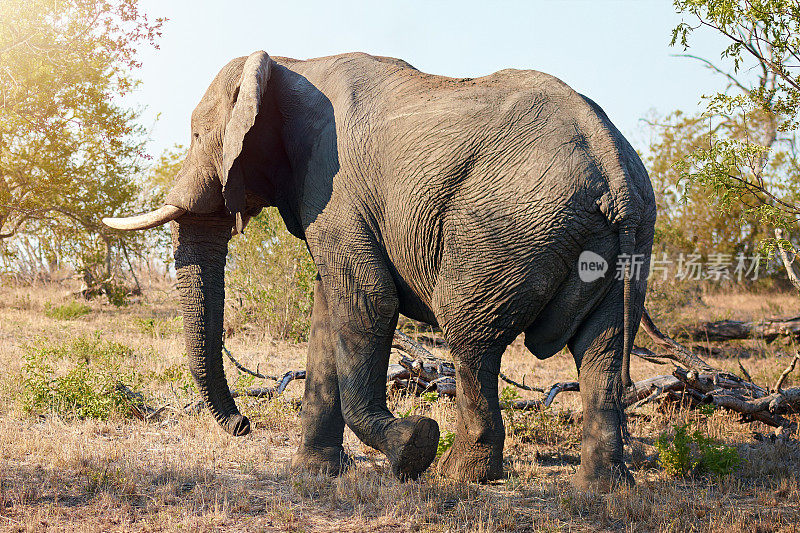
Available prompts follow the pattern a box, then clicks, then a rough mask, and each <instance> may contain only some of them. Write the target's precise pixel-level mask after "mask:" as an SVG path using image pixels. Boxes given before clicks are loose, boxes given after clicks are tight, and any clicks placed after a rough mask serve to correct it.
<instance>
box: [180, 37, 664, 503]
mask: <svg viewBox="0 0 800 533" xmlns="http://www.w3.org/2000/svg"><path fill="white" fill-rule="evenodd" d="M246 59H247V58H244V57H242V58H238V59H235V60H233V61H231V62H230V63H229V64H227V65H226V66H225V67H223V69H222V70H221V71H220V73H219V74H218V75H217V77H216V78H215V79H214V81H213V82H212V83H211V86H210V87H209V89H208V91H207V92H206V94H205V96H204V97H203V99H202V100H201V102H200V104H199V105H198V106H197V109H196V110H195V112H194V114H193V116H192V136H193V137H192V144H191V146H190V149H189V154H188V156H187V158H186V161H185V162H184V164H183V168H182V170H181V171H180V174H179V176H178V177H177V182H176V185H175V188H174V190H173V191H172V192H171V193H170V195H169V196H168V199H167V203H168V204H171V205H175V206H178V207H181V208H184V209H186V210H188V211H189V213H187V214H184V215H183V216H181V217H180V218H178V219H177V221H175V222H173V236H174V248H175V260H176V265H177V269H178V278H179V288H180V294H181V299H182V305H183V309H184V317H185V320H184V324H185V329H186V343H187V351H188V353H189V357H190V362H191V371H192V374H193V376H194V377H195V379H196V380H197V383H198V386H199V388H200V390H201V391H202V394H203V396H204V398H205V399H206V401H207V402H208V405H209V406H210V408H211V412H212V413H213V415H214V417H215V418H216V419H217V421H218V422H219V423H220V424H221V425H222V427H223V428H225V429H226V430H227V431H228V432H230V433H232V434H234V435H242V434H246V433H247V432H248V431H249V429H250V427H249V421H248V420H247V418H246V417H243V416H242V415H241V414H240V413H239V411H238V410H237V409H236V406H235V404H234V401H233V399H232V398H231V396H230V393H229V390H228V386H227V383H226V381H225V377H224V374H223V369H222V359H221V354H220V347H221V337H222V321H223V316H222V315H223V303H224V287H223V269H224V266H225V257H226V253H227V243H228V239H229V238H230V236H231V229H232V227H235V226H236V225H237V221H238V226H239V227H241V226H242V225H244V223H245V222H246V220H247V219H248V218H249V216H252V215H253V214H255V213H257V212H258V210H259V209H260V208H261V207H263V206H268V205H271V206H277V207H278V209H279V210H280V213H281V215H282V217H283V219H284V221H285V222H286V226H287V227H288V228H289V231H291V232H292V233H293V234H294V235H295V236H297V237H298V238H301V239H304V240H305V241H306V243H307V244H308V249H309V251H310V252H311V256H312V257H313V259H314V262H315V263H316V265H317V267H318V269H319V278H318V279H317V283H316V287H315V302H314V311H313V318H312V328H311V338H310V342H309V355H308V367H307V370H308V374H307V379H306V383H305V385H306V389H305V397H304V400H303V412H302V431H303V435H302V442H301V444H300V447H299V449H298V450H297V452H296V454H295V456H294V459H293V464H295V465H297V466H302V467H305V468H312V469H327V470H328V471H331V472H339V471H340V470H341V468H342V467H344V466H345V464H346V463H347V461H348V458H347V457H346V456H345V454H344V450H343V448H342V432H343V429H344V426H345V424H347V425H348V426H349V427H350V428H351V429H352V430H353V432H354V433H355V434H356V435H357V436H358V437H359V438H360V439H361V440H362V441H363V442H364V443H366V444H368V445H369V446H372V447H375V448H377V449H378V450H380V451H382V452H383V453H384V454H386V456H387V457H388V459H389V461H390V463H391V465H392V468H393V471H394V472H395V473H396V474H397V475H398V476H399V477H401V478H414V477H416V476H418V475H419V474H420V473H421V472H423V471H424V470H425V469H426V468H427V467H428V466H429V465H430V463H431V462H432V460H433V459H434V456H435V453H436V446H437V442H438V436H439V429H438V426H437V424H436V422H435V421H433V420H431V419H429V418H426V417H418V416H415V417H408V418H403V419H399V418H395V417H394V416H393V415H392V413H391V412H390V411H389V410H388V409H387V407H386V389H385V377H386V370H387V365H388V358H389V349H390V345H391V339H392V335H393V331H394V329H395V325H396V323H397V319H398V314H399V313H402V314H403V315H405V316H407V317H410V318H414V319H417V320H421V321H423V322H426V323H428V324H432V325H439V326H441V328H442V330H443V331H444V335H445V337H446V339H447V342H448V343H449V344H450V346H451V347H452V355H453V358H454V360H455V363H456V366H457V405H458V422H457V433H456V437H455V442H454V444H453V446H452V448H450V450H449V451H448V452H447V453H446V454H445V455H444V457H443V458H442V460H441V462H440V466H439V469H440V472H441V473H443V474H444V475H446V476H448V477H451V478H455V479H460V480H479V481H483V480H492V479H497V478H500V477H501V476H502V473H503V456H502V452H503V440H504V438H505V430H504V427H503V420H502V417H501V415H500V408H499V403H498V381H497V378H498V372H499V370H500V358H501V355H502V354H503V352H504V350H505V349H506V347H507V346H508V344H509V343H510V342H511V341H512V340H514V338H516V337H517V336H518V335H519V334H520V333H523V332H524V333H525V345H526V346H527V347H528V349H530V351H531V352H532V353H533V354H534V355H536V356H537V357H539V358H546V357H550V356H552V355H553V354H555V353H556V352H558V351H559V350H561V349H562V348H563V347H564V346H567V347H569V350H570V352H571V353H572V354H573V356H574V358H575V363H576V365H577V368H578V371H579V375H580V387H581V398H582V401H583V406H584V430H583V443H582V450H581V467H580V470H579V472H578V476H577V484H578V485H579V486H582V487H590V488H591V487H600V488H602V487H607V486H609V483H612V482H613V481H614V480H619V479H622V480H624V481H632V477H631V475H630V473H629V472H628V470H627V468H626V467H625V465H624V463H623V459H622V450H623V445H622V430H623V427H624V415H623V412H622V410H621V408H620V395H621V391H622V389H623V379H627V376H626V374H625V372H624V369H623V367H624V365H623V362H624V360H625V358H626V356H627V354H626V353H625V352H626V351H628V350H629V349H630V342H631V339H632V338H633V335H634V334H635V331H636V327H637V326H638V323H639V319H640V316H641V312H642V307H643V306H642V304H643V299H644V294H645V284H646V280H645V276H640V277H638V278H637V277H635V276H634V277H633V279H631V278H630V276H623V278H624V279H627V280H630V281H629V282H627V288H626V283H625V282H623V281H622V280H620V279H615V275H614V274H615V265H616V264H617V259H618V255H619V254H621V253H624V254H629V253H635V254H641V255H642V256H643V258H644V263H643V264H642V265H641V269H642V272H644V273H646V272H647V271H648V268H649V257H650V250H651V245H652V241H653V225H654V222H655V202H654V197H653V191H652V188H651V184H650V180H649V178H648V176H647V173H646V171H645V169H644V167H643V166H642V163H641V161H640V160H639V158H638V156H637V155H636V153H635V151H634V150H633V148H631V146H630V145H629V144H628V142H627V141H626V140H625V139H624V138H623V136H622V135H621V134H620V133H619V131H618V130H617V129H616V128H615V127H614V126H613V125H612V124H611V122H610V121H609V119H608V117H607V116H606V115H605V113H604V112H603V110H602V109H600V107H598V106H597V104H595V103H594V102H592V101H591V100H589V99H588V98H586V97H584V96H582V95H580V94H578V93H576V92H575V91H573V90H572V89H570V88H569V87H568V86H567V85H565V84H564V83H563V82H561V81H560V80H558V79H556V78H554V77H552V76H549V75H547V74H543V73H540V72H536V71H520V70H504V71H501V72H497V73H495V74H492V75H490V76H485V77H483V78H476V79H453V78H446V77H441V76H433V75H429V74H424V73H422V72H419V71H417V70H416V69H414V68H413V67H411V66H410V65H408V64H407V63H405V62H403V61H400V60H397V59H390V58H384V57H374V56H370V55H367V54H361V53H356V54H345V55H340V56H333V57H325V58H319V59H311V60H308V61H297V60H293V59H287V58H277V57H276V58H271V59H270V58H269V56H267V55H266V54H264V53H263V52H262V53H256V54H253V55H252V56H251V60H252V61H253V62H255V63H257V70H256V71H252V68H251V69H250V70H251V71H252V72H245V73H244V74H243V65H244V63H245V60H246ZM245 70H246V69H245ZM254 76H255V77H256V78H258V79H257V80H256V82H257V83H256V84H255V85H256V90H255V92H253V89H252V87H251V88H250V89H248V90H245V84H246V83H247V80H248V79H250V78H253V77H254ZM240 83H241V84H242V89H241V94H240V91H239V85H240ZM250 84H251V85H252V84H253V82H252V80H251V81H250ZM243 98H250V99H251V100H253V101H252V102H250V103H249V104H248V102H242V103H241V105H240V106H239V107H241V108H248V109H250V110H251V111H250V112H251V114H253V116H252V117H250V119H248V118H247V117H246V116H245V115H246V113H245V114H244V115H243V114H242V111H241V109H238V108H237V106H236V104H237V101H238V100H242V99H243ZM248 106H249V107H248ZM237 109H238V110H237ZM256 112H257V115H255V114H254V113H256ZM243 116H244V118H242V117H243ZM253 122H254V124H252V126H251V123H253ZM237 138H238V141H237ZM242 139H243V145H242V144H241V143H242ZM223 184H224V192H223ZM584 250H591V251H594V252H595V253H597V254H599V255H601V256H602V257H604V258H605V259H606V261H608V263H609V265H610V267H609V272H608V273H607V274H606V275H605V276H604V277H602V278H600V279H598V280H596V281H594V282H591V283H584V282H582V281H581V280H580V279H579V277H578V269H577V263H578V256H579V254H580V253H581V252H582V251H584ZM626 296H627V304H628V305H627V306H626ZM625 324H627V325H628V330H627V333H628V334H627V335H625V332H624V330H625Z"/></svg>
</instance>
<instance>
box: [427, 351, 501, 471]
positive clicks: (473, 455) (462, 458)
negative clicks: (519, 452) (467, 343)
mask: <svg viewBox="0 0 800 533" xmlns="http://www.w3.org/2000/svg"><path fill="white" fill-rule="evenodd" d="M505 347H506V345H505V343H503V344H495V345H493V346H491V347H487V348H485V349H482V350H474V351H473V350H469V349H457V348H455V347H454V348H453V358H454V359H455V361H456V374H457V375H456V405H457V408H458V419H457V423H456V428H457V429H456V437H455V439H454V441H453V446H452V447H451V448H450V449H449V450H447V452H446V453H445V454H444V455H443V456H442V459H441V461H440V462H439V473H440V474H442V475H444V476H446V477H449V478H451V479H456V480H459V481H492V480H495V479H500V478H501V477H503V444H504V441H505V436H506V434H505V427H504V426H503V417H502V415H501V413H500V403H499V399H498V396H497V376H498V373H499V372H500V356H501V355H502V353H503V352H504V351H505Z"/></svg>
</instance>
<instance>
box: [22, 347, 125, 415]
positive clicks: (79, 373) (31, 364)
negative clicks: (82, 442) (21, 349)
mask: <svg viewBox="0 0 800 533" xmlns="http://www.w3.org/2000/svg"><path fill="white" fill-rule="evenodd" d="M132 355H133V351H132V350H131V349H130V348H128V347H127V346H125V345H122V344H119V343H115V342H107V341H103V340H101V339H100V337H99V336H94V337H81V338H78V339H74V340H73V341H71V342H69V343H62V344H49V343H45V342H39V343H37V344H34V345H29V346H26V347H25V356H24V358H25V362H24V363H23V365H22V376H21V378H22V379H21V381H22V395H21V400H22V406H23V408H24V409H25V410H26V411H28V412H31V413H42V412H53V413H57V414H59V415H60V416H64V417H66V418H81V419H82V418H97V419H106V418H108V417H109V416H110V415H112V414H113V413H118V414H127V413H129V412H130V409H129V407H130V403H129V399H128V397H127V396H126V395H125V394H124V393H123V392H122V391H121V390H120V389H119V388H118V383H120V382H121V381H124V382H126V383H128V384H136V383H137V381H138V378H137V376H136V375H135V374H134V373H133V372H132V371H129V372H125V371H124V370H123V368H122V363H123V361H124V360H125V359H129V358H131V357H132Z"/></svg>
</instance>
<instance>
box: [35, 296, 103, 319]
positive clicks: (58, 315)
mask: <svg viewBox="0 0 800 533" xmlns="http://www.w3.org/2000/svg"><path fill="white" fill-rule="evenodd" d="M91 311H92V308H91V307H89V306H88V305H86V304H85V303H81V302H79V301H77V300H73V301H71V302H69V303H65V304H63V305H57V306H53V304H51V303H50V302H47V303H45V304H44V314H45V316H47V317H49V318H55V319H57V320H74V319H76V318H79V317H82V316H84V315H88V314H89V313H90V312H91Z"/></svg>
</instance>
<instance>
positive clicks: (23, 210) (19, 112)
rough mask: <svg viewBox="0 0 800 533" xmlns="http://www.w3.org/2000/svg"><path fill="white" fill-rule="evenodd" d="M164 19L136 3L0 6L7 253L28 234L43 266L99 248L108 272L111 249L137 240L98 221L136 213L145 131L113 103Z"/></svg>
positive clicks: (0, 187) (105, 0)
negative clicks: (45, 262)
mask: <svg viewBox="0 0 800 533" xmlns="http://www.w3.org/2000/svg"><path fill="white" fill-rule="evenodd" d="M163 22H164V20H163V19H156V20H155V21H154V22H150V21H149V20H148V19H147V17H146V16H145V15H144V14H143V13H141V12H140V11H139V9H138V6H137V0H24V1H23V0H3V2H2V3H0V247H2V249H3V250H2V251H3V253H4V254H5V255H6V256H8V255H9V254H11V255H13V254H14V252H15V250H17V249H16V248H15V246H14V243H13V240H12V238H13V237H15V236H26V237H27V239H28V241H29V242H30V241H31V239H32V240H33V242H34V243H35V245H36V246H38V247H40V252H41V253H42V254H43V255H45V256H48V260H49V261H51V262H52V261H55V262H57V261H59V260H61V259H63V258H69V259H72V260H75V261H77V262H81V261H84V260H89V257H88V256H89V255H92V254H95V255H96V254H97V253H98V250H100V249H102V250H103V253H102V255H104V256H105V258H104V261H105V263H106V275H108V274H110V269H111V265H110V261H111V256H112V250H114V249H117V250H118V251H119V250H122V251H123V252H127V248H126V245H127V247H131V246H134V245H135V243H136V241H131V240H128V239H129V238H128V237H127V236H124V237H123V236H122V235H119V234H114V233H111V232H108V231H106V230H104V229H103V226H102V225H101V224H100V217H101V216H104V215H108V214H112V213H115V212H120V211H128V210H129V209H132V208H134V207H143V206H135V204H136V202H137V199H138V198H139V191H140V187H141V183H140V182H138V181H137V179H138V176H139V175H140V174H141V172H142V170H143V168H144V166H145V163H146V156H145V154H144V151H143V145H144V133H145V132H144V129H143V128H142V127H141V125H139V123H138V122H137V118H138V115H137V112H136V111H135V110H133V109H130V108H127V107H125V106H124V105H123V104H122V97H124V96H125V95H126V94H127V93H129V92H130V91H131V89H132V88H134V87H135V86H136V84H137V80H136V79H135V78H134V77H133V75H132V73H133V72H134V71H135V69H136V68H138V67H139V66H140V65H139V63H138V62H137V53H138V50H139V48H140V47H141V46H143V45H152V46H156V44H155V41H156V39H157V38H158V37H159V36H160V28H161V25H162V24H163ZM123 238H124V239H126V240H122V239H123ZM134 238H136V237H134ZM140 239H141V238H140ZM138 242H139V243H140V244H141V243H142V241H141V240H140V241H138ZM17 244H18V242H17ZM42 250H43V251H42Z"/></svg>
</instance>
